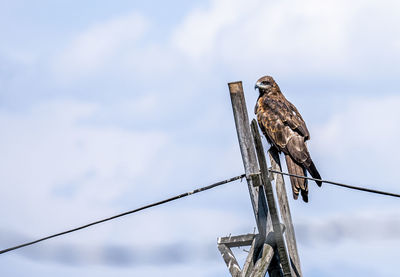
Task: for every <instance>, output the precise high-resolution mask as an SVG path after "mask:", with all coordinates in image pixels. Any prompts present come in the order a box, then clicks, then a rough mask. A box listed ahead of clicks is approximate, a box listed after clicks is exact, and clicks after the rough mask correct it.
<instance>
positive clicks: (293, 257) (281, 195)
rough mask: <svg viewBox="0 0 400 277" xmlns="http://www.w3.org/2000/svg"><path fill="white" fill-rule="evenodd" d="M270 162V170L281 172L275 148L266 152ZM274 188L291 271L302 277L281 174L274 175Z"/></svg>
mask: <svg viewBox="0 0 400 277" xmlns="http://www.w3.org/2000/svg"><path fill="white" fill-rule="evenodd" d="M268 154H269V157H270V160H271V168H272V170H275V171H282V167H281V163H280V159H279V153H278V151H277V150H276V148H275V147H271V148H270V149H269V151H268ZM274 179H275V186H276V194H277V197H278V203H279V208H280V212H281V218H282V221H283V223H284V224H285V227H286V230H285V237H286V243H287V246H288V252H289V257H290V264H291V266H292V270H293V272H292V273H294V275H295V276H297V277H302V276H303V275H302V273H301V267H300V258H299V254H298V251H297V244H296V236H295V232H294V227H293V222H292V215H291V214H290V208H289V201H288V197H287V193H286V188H285V181H284V179H283V176H282V174H277V173H275V174H274Z"/></svg>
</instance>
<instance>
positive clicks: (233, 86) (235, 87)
mask: <svg viewBox="0 0 400 277" xmlns="http://www.w3.org/2000/svg"><path fill="white" fill-rule="evenodd" d="M228 86H229V91H230V92H231V93H238V92H241V91H243V85H242V81H236V82H230V83H228Z"/></svg>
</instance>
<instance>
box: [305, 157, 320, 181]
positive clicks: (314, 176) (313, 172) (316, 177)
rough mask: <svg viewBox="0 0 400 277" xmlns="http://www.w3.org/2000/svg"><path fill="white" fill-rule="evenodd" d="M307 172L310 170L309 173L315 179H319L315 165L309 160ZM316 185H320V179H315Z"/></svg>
mask: <svg viewBox="0 0 400 277" xmlns="http://www.w3.org/2000/svg"><path fill="white" fill-rule="evenodd" d="M307 170H308V172H310V175H311V176H312V177H313V178H315V179H321V175H319V172H318V170H317V168H316V167H315V164H314V163H313V161H311V163H310V166H309V167H308V168H307ZM315 182H316V183H317V185H318V186H321V185H322V182H321V181H315Z"/></svg>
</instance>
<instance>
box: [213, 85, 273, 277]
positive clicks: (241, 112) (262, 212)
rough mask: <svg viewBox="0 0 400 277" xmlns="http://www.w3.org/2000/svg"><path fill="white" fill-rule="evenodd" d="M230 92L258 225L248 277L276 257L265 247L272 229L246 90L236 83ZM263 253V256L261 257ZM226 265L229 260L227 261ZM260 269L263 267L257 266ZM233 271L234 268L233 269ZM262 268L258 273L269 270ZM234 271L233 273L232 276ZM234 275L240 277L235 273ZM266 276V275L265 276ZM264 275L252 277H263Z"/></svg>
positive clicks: (250, 256)
mask: <svg viewBox="0 0 400 277" xmlns="http://www.w3.org/2000/svg"><path fill="white" fill-rule="evenodd" d="M228 86H229V92H230V97H231V102H232V109H233V116H234V119H235V126H236V132H237V136H238V140H239V146H240V152H241V154H242V160H243V165H244V170H245V173H246V180H247V186H248V189H249V194H250V200H251V203H252V207H253V212H254V216H255V219H256V224H257V228H258V232H259V233H258V235H257V236H256V237H255V238H254V240H253V242H252V243H251V245H252V247H251V248H250V253H249V255H248V258H247V259H246V263H245V265H244V267H243V270H242V276H244V277H247V276H250V274H252V272H253V269H254V267H255V266H256V264H257V261H259V260H260V258H262V256H264V257H266V256H267V257H269V256H271V257H272V256H273V248H272V247H269V246H265V247H264V243H265V241H266V236H267V228H268V226H269V228H270V229H271V227H272V226H271V224H268V221H270V219H269V220H268V218H269V212H268V206H267V203H266V198H265V192H264V188H263V187H262V186H261V184H262V182H261V177H260V175H259V171H260V170H259V167H258V162H257V157H256V153H255V146H254V141H253V138H252V136H251V131H250V123H249V118H248V113H247V108H246V102H245V99H244V93H243V86H242V82H233V83H229V84H228ZM220 250H221V249H220ZM263 251H267V252H272V253H264V252H263ZM260 252H263V253H262V255H261V256H259V253H260ZM224 253H227V252H223V251H221V254H222V255H223V256H224V255H225V256H227V255H226V254H224ZM225 262H227V260H225ZM234 264H235V263H234V262H231V263H229V265H228V263H227V265H228V268H229V266H230V265H234ZM257 266H258V267H259V268H260V266H259V265H257ZM231 267H232V266H231ZM267 268H268V265H267V266H266V268H264V267H262V268H261V269H259V270H258V271H260V270H261V271H263V270H265V272H266V270H267ZM233 271H234V270H231V269H230V272H231V273H232V272H233ZM233 273H235V274H237V272H236V271H234V272H233ZM264 275H265V273H264ZM264 275H254V274H253V275H252V276H264ZM232 276H234V275H232Z"/></svg>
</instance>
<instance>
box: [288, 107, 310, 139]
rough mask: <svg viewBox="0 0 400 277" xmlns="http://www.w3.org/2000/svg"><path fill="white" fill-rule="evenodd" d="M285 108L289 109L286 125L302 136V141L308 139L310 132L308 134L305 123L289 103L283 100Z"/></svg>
mask: <svg viewBox="0 0 400 277" xmlns="http://www.w3.org/2000/svg"><path fill="white" fill-rule="evenodd" d="M284 100H285V102H286V105H287V107H288V108H289V110H290V112H289V114H290V116H288V117H287V118H288V120H287V121H286V123H287V124H288V125H289V126H290V127H291V128H292V129H293V130H296V131H298V132H299V133H300V134H301V135H303V137H304V140H308V139H310V132H308V129H307V126H306V123H305V122H304V119H303V117H302V116H301V114H300V113H299V111H298V110H297V108H296V107H295V105H293V104H292V103H290V102H289V101H288V100H287V99H284Z"/></svg>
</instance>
